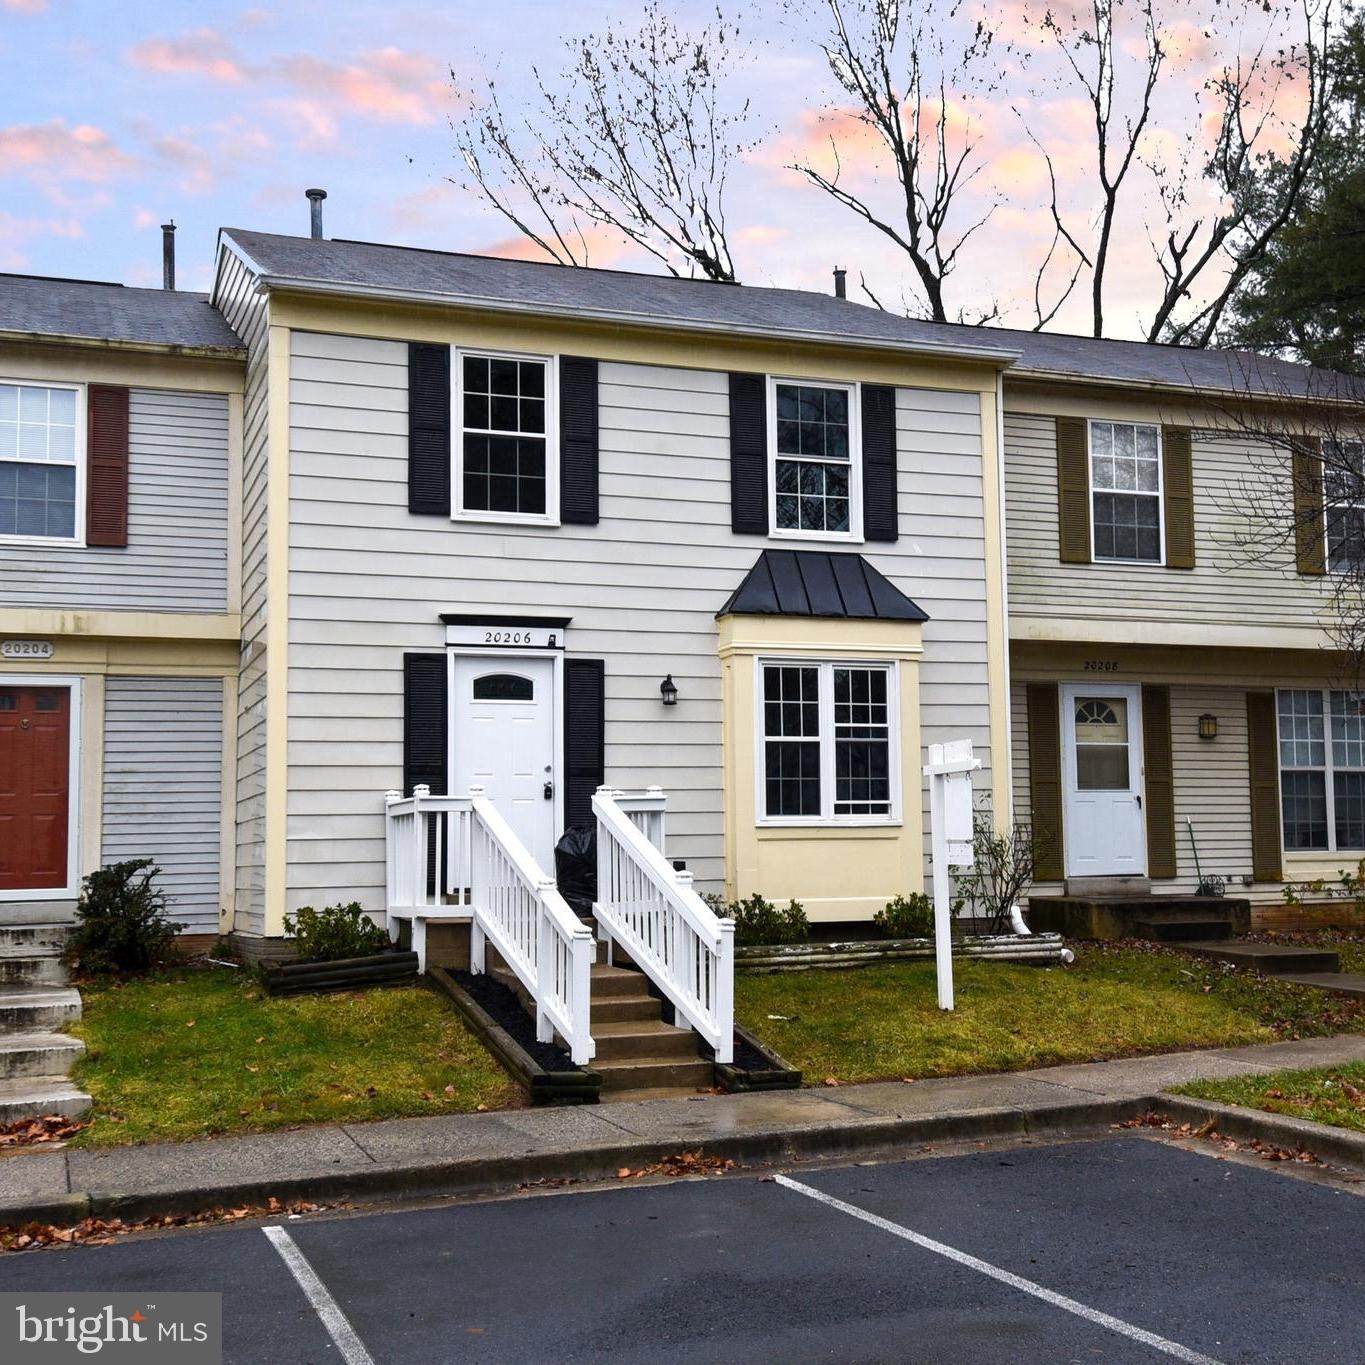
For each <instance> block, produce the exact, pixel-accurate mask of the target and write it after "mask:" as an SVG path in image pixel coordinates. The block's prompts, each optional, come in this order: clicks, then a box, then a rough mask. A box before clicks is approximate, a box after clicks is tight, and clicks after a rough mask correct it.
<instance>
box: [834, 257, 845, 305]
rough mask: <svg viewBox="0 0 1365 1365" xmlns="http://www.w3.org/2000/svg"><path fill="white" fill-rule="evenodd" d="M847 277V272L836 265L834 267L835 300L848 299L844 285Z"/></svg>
mask: <svg viewBox="0 0 1365 1365" xmlns="http://www.w3.org/2000/svg"><path fill="white" fill-rule="evenodd" d="M847 275H848V271H847V270H844V269H842V268H841V267H839V266H837V265H836V266H835V267H834V297H835V298H836V299H846V298H847V297H848V286H847V285H845V283H844V280H845V278H846V277H847Z"/></svg>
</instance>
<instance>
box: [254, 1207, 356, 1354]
mask: <svg viewBox="0 0 1365 1365" xmlns="http://www.w3.org/2000/svg"><path fill="white" fill-rule="evenodd" d="M261 1231H262V1232H263V1233H265V1235H266V1236H267V1237H268V1238H269V1239H270V1241H271V1244H272V1245H273V1246H274V1248H275V1250H276V1251H278V1252H279V1253H280V1256H281V1257H282V1258H283V1260H284V1263H285V1265H287V1266H288V1267H289V1273H290V1274H291V1275H293V1277H294V1278H295V1279H296V1280H297V1281H298V1282H299V1288H300V1289H302V1290H303V1292H304V1295H305V1297H306V1298H307V1299H308V1302H309V1303H311V1304H312V1305H313V1310H314V1312H316V1313H317V1315H318V1317H319V1318H321V1319H322V1325H323V1326H324V1327H325V1328H326V1329H327V1335H328V1336H329V1337H331V1338H332V1340H333V1341H334V1342H335V1343H336V1348H337V1350H338V1351H340V1352H341V1358H342V1359H343V1360H344V1361H345V1362H346V1365H374V1358H373V1357H372V1356H371V1355H370V1353H369V1352H368V1351H367V1350H366V1349H365V1343H364V1342H362V1341H361V1340H360V1338H359V1337H358V1336H357V1335H356V1331H355V1328H354V1327H352V1326H351V1323H350V1319H348V1318H347V1316H346V1314H345V1313H343V1312H342V1311H341V1308H340V1306H339V1305H338V1304H337V1301H336V1300H335V1299H334V1298H333V1297H332V1296H331V1294H330V1293H328V1291H327V1286H326V1285H325V1284H323V1282H322V1281H321V1279H319V1278H318V1273H317V1271H316V1270H314V1269H313V1267H312V1266H311V1265H309V1264H308V1258H307V1257H306V1256H305V1255H304V1254H303V1252H301V1251H300V1250H299V1248H298V1243H297V1242H295V1241H294V1239H293V1238H292V1237H291V1236H290V1235H289V1234H288V1233H287V1232H286V1231H285V1230H284V1229H283V1228H281V1227H268V1228H262V1229H261Z"/></svg>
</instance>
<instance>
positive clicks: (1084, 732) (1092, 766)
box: [1075, 697, 1131, 792]
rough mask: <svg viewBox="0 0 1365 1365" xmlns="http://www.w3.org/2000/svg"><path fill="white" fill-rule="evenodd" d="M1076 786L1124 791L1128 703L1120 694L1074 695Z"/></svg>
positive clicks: (1080, 788)
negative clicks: (1116, 695) (1106, 695)
mask: <svg viewBox="0 0 1365 1365" xmlns="http://www.w3.org/2000/svg"><path fill="white" fill-rule="evenodd" d="M1075 706H1076V712H1075V720H1076V789H1077V790H1078V791H1091V792H1093V791H1126V790H1127V789H1128V787H1129V786H1130V785H1131V783H1130V781H1129V768H1128V704H1127V702H1126V701H1124V700H1123V699H1122V698H1121V697H1077V698H1076V703H1075Z"/></svg>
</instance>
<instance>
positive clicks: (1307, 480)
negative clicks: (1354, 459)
mask: <svg viewBox="0 0 1365 1365" xmlns="http://www.w3.org/2000/svg"><path fill="white" fill-rule="evenodd" d="M1322 517H1323V509H1322V444H1321V442H1320V441H1319V440H1318V438H1317V437H1315V436H1306V437H1305V436H1300V437H1297V438H1296V439H1295V443H1294V562H1295V564H1296V565H1297V567H1298V570H1299V572H1300V573H1312V574H1320V573H1326V572H1327V556H1326V555H1325V554H1324V553H1323V544H1322V530H1323V527H1322Z"/></svg>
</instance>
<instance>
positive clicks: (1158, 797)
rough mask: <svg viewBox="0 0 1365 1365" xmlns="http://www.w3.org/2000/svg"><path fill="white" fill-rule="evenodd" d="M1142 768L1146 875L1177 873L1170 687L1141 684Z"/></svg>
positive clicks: (1158, 875)
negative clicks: (1145, 815)
mask: <svg viewBox="0 0 1365 1365" xmlns="http://www.w3.org/2000/svg"><path fill="white" fill-rule="evenodd" d="M1142 769H1143V788H1144V799H1145V800H1146V803H1147V875H1148V876H1149V877H1174V876H1175V768H1174V763H1173V760H1172V754H1171V689H1170V688H1169V687H1148V686H1146V685H1145V684H1144V686H1143V688H1142Z"/></svg>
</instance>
